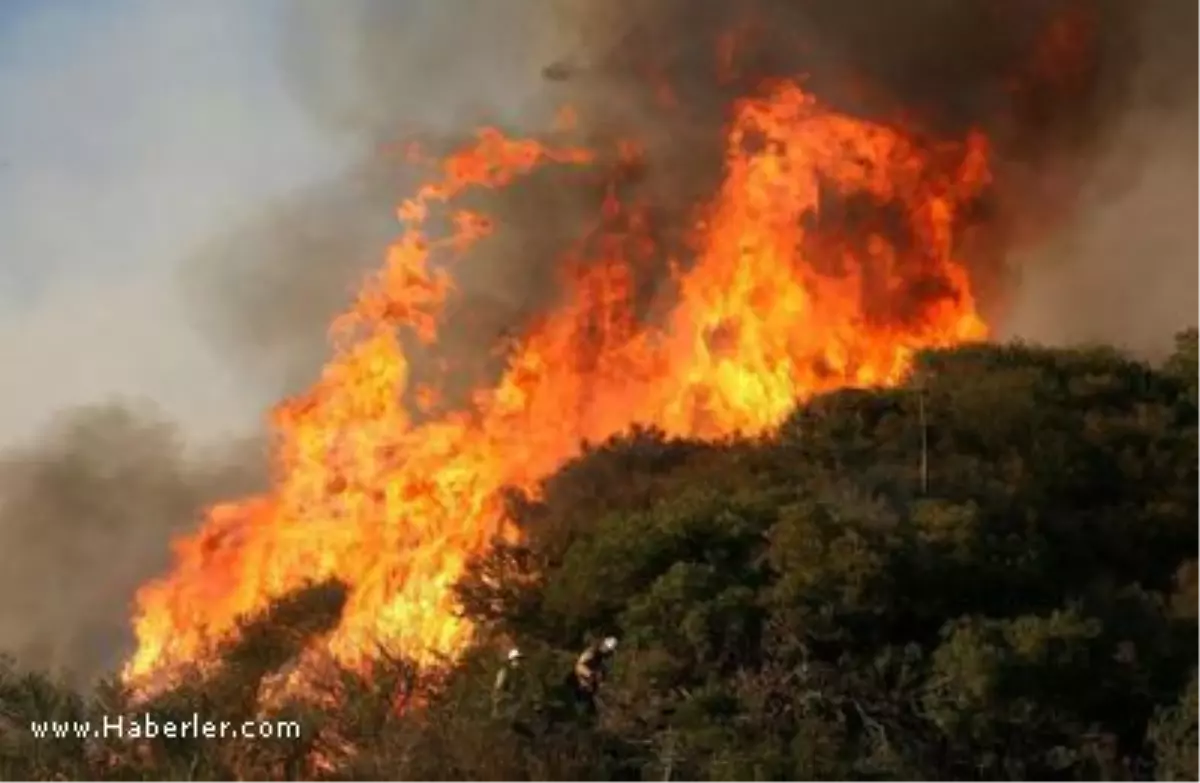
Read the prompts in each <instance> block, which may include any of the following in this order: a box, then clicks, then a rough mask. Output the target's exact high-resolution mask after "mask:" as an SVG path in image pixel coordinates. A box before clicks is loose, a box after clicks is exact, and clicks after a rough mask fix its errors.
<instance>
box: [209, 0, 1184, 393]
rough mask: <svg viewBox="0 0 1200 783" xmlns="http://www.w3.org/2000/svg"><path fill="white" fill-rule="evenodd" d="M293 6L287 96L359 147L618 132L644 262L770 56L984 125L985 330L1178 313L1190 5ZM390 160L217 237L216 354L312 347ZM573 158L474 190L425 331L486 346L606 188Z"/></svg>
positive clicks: (822, 81) (384, 190) (1160, 333)
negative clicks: (482, 228)
mask: <svg viewBox="0 0 1200 783" xmlns="http://www.w3.org/2000/svg"><path fill="white" fill-rule="evenodd" d="M291 10H292V13H291V15H290V17H289V19H288V22H287V25H286V29H287V32H288V38H287V45H286V47H285V62H286V63H287V64H288V66H289V73H290V74H291V77H292V80H293V82H292V83H293V89H294V92H295V94H296V96H297V97H298V98H299V100H300V102H301V104H302V105H303V106H305V107H306V108H307V109H308V110H309V111H310V112H311V114H312V116H313V117H315V118H316V119H318V120H319V121H320V122H321V123H323V124H324V125H325V127H327V128H329V129H330V130H331V131H332V132H337V133H345V134H350V135H354V136H356V137H358V138H361V139H363V140H364V141H365V142H367V143H369V144H371V145H386V144H391V143H395V142H397V141H399V140H403V139H407V138H412V137H421V138H422V139H424V140H425V142H426V143H427V146H431V147H433V148H435V149H436V148H438V147H441V146H449V145H451V144H453V143H455V142H457V141H460V140H462V138H463V136H464V135H465V134H466V133H469V132H470V131H471V130H472V129H473V128H474V127H476V126H478V125H480V124H484V123H489V124H499V125H500V126H501V127H503V128H504V129H506V130H511V131H514V132H522V133H538V132H541V131H544V130H546V129H547V128H548V127H549V126H550V117H551V115H552V111H553V109H554V108H555V107H556V106H558V105H561V104H570V105H571V106H573V107H574V108H575V109H576V110H577V112H578V116H579V117H580V119H581V128H580V129H579V132H580V133H581V134H582V135H583V136H584V137H585V138H586V139H588V140H589V141H594V142H611V141H612V140H613V139H614V138H617V137H624V136H628V137H633V138H636V139H638V140H639V142H641V143H642V144H643V145H644V146H645V147H646V150H647V152H646V160H647V164H646V166H645V167H644V168H643V169H642V170H639V171H638V172H637V181H636V183H629V182H626V183H625V184H626V185H627V190H631V191H634V192H636V194H637V195H638V197H639V199H640V200H642V201H643V202H648V203H650V204H651V205H652V206H653V209H654V213H655V216H656V219H655V224H656V226H658V227H659V230H660V231H661V232H662V233H661V235H660V236H658V237H656V239H657V240H658V241H659V242H660V244H661V245H662V253H663V256H664V257H665V256H667V255H674V256H682V257H686V248H685V247H683V245H682V239H681V236H680V235H678V234H677V233H674V232H677V231H681V230H682V229H684V228H686V226H688V225H690V223H691V219H690V215H689V213H690V210H692V209H693V207H694V206H695V205H696V204H697V203H700V202H702V201H703V200H704V199H705V198H706V197H707V196H709V195H710V194H711V193H712V190H713V186H714V183H715V182H716V181H718V179H719V177H720V175H721V170H720V167H721V162H722V149H721V146H722V144H723V137H722V133H721V129H722V127H723V124H724V122H725V121H726V118H727V111H728V107H729V105H730V103H731V102H732V101H733V100H735V99H736V98H738V97H741V96H744V95H747V94H752V93H754V92H756V91H758V90H760V89H761V87H762V85H763V83H764V81H765V80H767V79H769V78H771V77H778V76H789V77H790V76H797V75H803V76H804V78H805V79H806V82H807V84H808V86H809V87H810V89H811V90H812V91H813V92H814V93H816V94H817V95H819V96H820V97H821V99H822V100H823V101H825V102H826V103H829V104H832V105H833V106H834V107H836V108H841V109H844V110H846V111H849V112H852V113H854V114H856V115H859V116H865V117H869V118H874V119H877V120H879V121H883V122H891V121H895V120H896V119H897V118H898V117H903V118H904V121H905V123H906V124H908V125H910V126H911V127H914V128H916V129H918V130H919V131H921V132H924V133H927V134H930V135H931V136H934V137H945V138H951V139H953V138H961V136H962V135H963V134H964V133H966V132H967V130H968V129H971V128H981V129H983V130H985V131H986V132H987V134H988V137H989V139H990V141H991V142H992V144H993V146H994V165H995V168H996V172H997V187H996V189H995V191H994V193H993V194H992V195H991V197H990V202H989V203H988V204H986V205H984V209H985V210H986V212H987V214H986V215H985V216H983V218H981V219H978V221H977V222H978V223H979V225H977V226H974V230H973V231H971V232H970V235H971V237H972V243H973V244H972V250H971V252H970V253H968V255H969V257H970V259H971V261H972V263H973V266H974V267H975V269H974V271H975V272H976V275H977V278H978V281H977V283H978V285H977V288H978V289H979V290H980V292H981V293H982V295H983V297H984V305H985V307H986V309H987V310H988V312H989V314H990V316H991V317H992V318H993V320H994V321H995V322H996V323H997V324H998V325H999V326H1000V327H1001V331H1002V334H1003V335H1019V336H1023V337H1026V338H1031V339H1035V340H1041V341H1049V342H1064V341H1065V342H1072V341H1078V340H1092V339H1102V340H1108V341H1112V342H1117V343H1120V344H1124V345H1126V346H1128V347H1131V348H1135V349H1139V350H1148V349H1150V348H1151V347H1152V346H1153V345H1157V344H1165V343H1166V342H1167V341H1168V340H1167V338H1168V337H1169V335H1170V334H1171V332H1173V331H1174V330H1175V329H1178V328H1180V327H1181V326H1184V325H1186V324H1187V323H1190V322H1193V321H1194V320H1195V311H1196V299H1195V294H1194V293H1193V292H1194V291H1195V290H1196V287H1195V286H1194V285H1192V283H1194V282H1195V271H1194V270H1195V266H1194V265H1193V259H1195V258H1196V245H1195V224H1194V222H1193V218H1192V216H1193V215H1195V214H1196V212H1195V210H1194V209H1193V207H1194V206H1195V205H1196V187H1195V180H1194V179H1193V174H1192V172H1194V171H1195V170H1196V168H1195V165H1194V164H1195V162H1196V157H1195V146H1194V144H1193V143H1192V140H1193V139H1194V138H1195V132H1196V123H1195V116H1196V97H1195V96H1196V94H1197V90H1196V77H1195V74H1196V71H1195V62H1196V41H1195V33H1194V32H1193V31H1195V30H1196V27H1197V25H1196V7H1195V4H1194V3H1189V2H1187V0H1163V2H1157V3H1150V4H1135V3H1128V2H1125V1H1124V0H1011V1H1010V0H969V1H967V2H963V1H961V0H960V1H958V2H951V1H948V0H906V2H890V1H889V0H864V2H859V3H853V4H850V5H847V4H846V3H842V2H837V1H836V0H808V1H807V2H804V3H795V2H785V1H784V0H748V1H747V2H743V3H724V2H716V1H715V0H714V1H709V0H704V1H702V2H695V0H646V1H641V0H639V1H637V2H624V3H622V2H597V0H556V2H554V3H548V4H534V5H520V6H511V5H505V6H503V7H500V6H499V5H497V4H494V3H488V2H486V1H485V0H457V1H456V2H432V1H431V2H413V3H390V2H385V1H371V0H367V1H366V2H355V3H346V4H336V5H335V4H332V3H322V2H320V1H319V0H306V1H305V2H298V3H295V4H293V6H292V9H291ZM722 46H724V49H725V51H726V52H727V53H728V61H727V64H726V65H725V67H724V70H723V71H722V70H719V69H718V58H717V54H716V53H717V51H718V49H719V48H721V47H722ZM399 171H400V168H399V167H398V166H397V165H396V164H395V162H394V160H393V159H389V158H387V157H386V156H385V155H381V154H376V155H374V156H371V157H369V158H368V159H367V160H365V161H364V164H363V170H362V172H360V173H357V174H353V175H348V176H347V177H346V178H345V179H344V180H343V181H340V182H335V183H330V184H329V185H328V187H327V189H326V193H325V194H324V195H320V196H318V195H316V194H314V197H313V198H312V199H311V200H310V201H309V203H308V205H302V204H295V205H290V206H289V207H287V208H285V209H284V213H285V214H290V215H291V218H285V219H273V220H270V221H264V223H263V225H262V226H260V227H259V228H257V229H253V230H251V231H250V233H249V236H247V237H243V238H241V239H239V241H238V244H239V245H240V246H241V247H242V248H243V252H242V253H241V255H242V256H246V258H244V259H243V260H242V261H239V262H237V263H236V264H234V266H236V268H237V270H238V272H237V276H235V277H236V279H237V280H238V285H236V286H230V285H229V284H228V282H222V283H221V284H219V285H217V286H214V290H217V291H221V292H227V291H229V290H232V289H240V290H242V291H244V292H246V294H247V295H246V296H237V297H233V298H232V301H231V299H230V297H228V296H226V295H225V294H224V293H222V294H221V295H219V296H216V297H210V299H212V300H220V304H221V307H220V308H219V311H220V312H221V317H222V319H223V321H224V322H225V323H226V324H229V325H231V329H230V331H229V336H230V338H231V339H230V340H229V341H228V345H229V347H230V348H231V349H233V350H236V351H239V352H245V351H247V350H249V351H250V356H251V361H250V363H251V364H254V365H257V366H260V367H261V366H265V365H270V364H271V363H272V362H275V361H278V359H279V357H280V356H281V355H289V356H291V355H294V356H298V357H299V356H302V357H304V358H302V359H297V361H295V362H293V364H294V365H295V367H294V369H293V370H292V371H291V375H292V376H293V377H296V376H303V375H304V374H305V372H309V373H311V371H312V370H313V369H314V368H315V366H316V363H317V362H318V361H319V357H320V356H322V355H323V350H324V347H323V342H322V337H321V336H320V335H318V334H317V332H316V329H315V327H313V326H310V325H312V324H318V323H324V322H325V320H326V318H324V317H316V316H318V315H321V316H328V315H331V314H332V312H333V311H334V310H335V309H336V308H335V304H336V302H344V301H345V296H346V295H347V290H346V287H345V286H344V285H340V283H344V282H345V281H347V280H348V279H350V276H349V275H348V272H349V271H350V270H353V271H355V272H356V273H357V272H359V271H361V269H362V266H363V265H365V264H369V263H370V259H371V258H372V257H378V253H375V254H374V256H373V255H372V253H371V252H370V247H371V245H372V244H374V245H376V246H377V247H378V248H380V249H381V247H382V244H383V242H384V241H385V238H386V237H385V234H386V232H387V230H388V226H387V223H386V222H378V220H377V218H378V216H381V215H385V214H388V213H389V211H390V209H391V208H392V206H393V205H394V204H395V201H396V200H397V198H399V196H400V194H401V193H402V192H403V184H404V179H403V176H402V175H401V174H400V173H399ZM364 172H376V174H380V172H385V173H383V174H381V175H380V176H382V181H386V182H390V183H391V184H392V185H393V186H394V187H388V186H387V185H386V184H385V185H384V186H382V187H377V188H368V189H366V190H365V191H364V190H363V189H362V188H360V187H358V185H357V184H356V183H357V182H359V181H360V180H361V179H362V178H364V177H366V176H368V175H367V174H366V173H364ZM569 176H571V175H569V174H547V175H544V176H539V177H536V178H535V179H534V180H533V181H530V182H526V183H522V184H521V185H520V186H518V187H516V188H513V189H510V190H508V191H505V192H503V193H499V194H494V195H489V196H488V197H487V198H486V201H487V208H488V209H489V210H490V211H491V212H492V213H493V214H494V215H496V217H497V219H498V222H499V223H500V224H501V225H503V226H504V231H503V236H502V237H498V238H496V239H494V240H492V241H491V242H490V243H489V244H488V245H486V246H485V247H483V248H481V251H482V252H480V253H477V254H475V255H473V256H472V258H470V259H468V260H466V261H465V262H464V266H463V267H462V268H461V269H460V270H459V272H460V273H459V275H458V278H457V279H458V283H459V285H460V287H461V289H462V290H461V291H460V296H459V299H458V308H459V312H463V313H469V314H471V315H472V316H473V318H474V320H473V321H472V323H471V324H470V325H469V326H463V325H462V324H458V325H456V326H454V327H453V328H451V329H449V330H448V332H447V334H448V337H449V341H450V343H451V345H452V349H453V350H455V351H456V352H457V353H458V354H459V355H460V356H472V355H475V354H478V353H481V352H483V351H485V350H486V347H487V346H488V345H490V341H491V340H493V339H494V337H495V335H496V334H497V333H499V332H502V331H504V330H505V329H506V328H508V327H510V326H511V325H512V324H513V323H516V322H519V321H520V319H521V318H522V317H523V315H524V314H526V313H528V312H529V311H530V310H531V309H536V308H538V307H540V306H541V305H543V304H544V303H545V300H546V298H547V297H549V296H552V293H553V285H552V283H553V279H554V273H555V269H556V266H557V264H558V259H559V254H560V252H561V250H562V248H563V247H565V246H566V244H567V242H568V241H569V240H570V239H572V238H574V237H577V236H578V235H579V233H580V230H581V228H582V227H583V226H584V225H585V224H586V221H587V220H588V219H590V218H591V217H592V216H594V215H595V214H596V213H597V211H598V206H599V201H600V198H601V196H602V192H603V191H602V189H600V188H598V187H594V188H586V187H583V188H581V187H580V186H579V183H578V182H577V181H570V182H567V181H564V177H569ZM350 193H358V194H359V195H357V196H354V197H351V198H349V199H348V200H347V194H350ZM339 201H340V203H342V204H343V206H344V208H338V207H336V206H335V207H333V208H330V207H328V206H326V207H319V208H318V207H316V205H317V204H320V203H324V204H326V205H329V204H336V203H339ZM309 213H311V214H312V215H313V216H317V215H318V214H321V215H324V216H325V217H324V218H322V217H315V222H316V223H317V224H318V225H321V226H327V227H328V231H326V230H324V229H322V233H321V237H320V239H319V240H316V241H310V240H308V239H304V240H299V239H297V240H296V241H291V242H290V243H283V244H279V243H276V249H275V250H268V251H266V252H259V251H254V252H253V260H252V261H251V260H250V259H249V256H250V255H251V251H250V250H249V248H259V247H260V246H261V245H260V244H259V243H256V242H255V241H253V240H252V239H250V236H253V235H254V233H255V232H257V233H258V234H260V235H263V236H269V235H272V234H275V233H276V232H279V231H280V230H283V231H291V232H292V233H293V235H294V236H296V237H307V236H309V235H310V232H306V231H304V230H303V229H301V230H298V231H297V230H292V229H288V228H287V225H288V224H289V223H291V224H293V225H309V224H310V223H312V222H313V221H312V220H311V219H310V218H308V217H304V216H305V215H307V214H309ZM372 221H375V222H372ZM368 223H371V225H372V227H371V228H368ZM375 227H378V228H380V233H375ZM365 236H369V237H370V239H369V240H367V241H366V243H365V244H364V242H363V241H362V239H363V237H365ZM282 248H287V249H286V250H284V249H282ZM360 259H367V260H366V261H361V262H360ZM247 270H250V271H249V272H248V271H247ZM331 270H336V271H331ZM247 274H249V277H246V275H247ZM225 280H228V277H226V278H225ZM652 287H653V286H652ZM300 290H305V291H312V292H316V293H315V295H313V296H301V297H299V300H300V301H301V302H306V303H308V302H312V303H319V305H320V306H319V307H317V308H316V310H318V311H320V312H319V313H318V312H314V311H313V310H312V309H311V308H309V307H307V306H302V307H300V308H298V309H292V308H293V305H294V304H295V302H296V301H297V300H296V298H294V297H292V296H290V295H288V292H289V291H291V292H295V291H300ZM255 291H261V292H263V293H262V294H261V295H258V296H254V295H252V292H255ZM277 295H278V297H277ZM245 301H251V302H254V305H253V306H249V307H247V306H245V304H244V302H245ZM272 301H275V302H276V304H274V305H272V304H271V303H270V302H272ZM230 306H231V307H230ZM227 308H228V309H227ZM294 317H299V318H301V320H303V321H304V324H303V325H296V324H295V323H294ZM301 335H304V337H303V339H302V338H301ZM284 336H286V337H284ZM301 339H302V342H303V343H304V344H305V345H306V346H308V348H307V349H304V350H301V347H300V345H299V344H297V343H296V341H298V340H301ZM282 340H287V341H290V347H289V348H287V349H286V350H284V351H283V352H282V354H281V352H280V348H281V341H282ZM256 346H257V347H256ZM258 348H261V349H262V352H261V353H260V352H259V351H258Z"/></svg>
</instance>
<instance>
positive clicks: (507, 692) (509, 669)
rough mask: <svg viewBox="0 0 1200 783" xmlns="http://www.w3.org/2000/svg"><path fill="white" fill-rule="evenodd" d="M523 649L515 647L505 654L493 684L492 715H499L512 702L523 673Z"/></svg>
mask: <svg viewBox="0 0 1200 783" xmlns="http://www.w3.org/2000/svg"><path fill="white" fill-rule="evenodd" d="M523 658H524V656H523V655H521V651H520V650H519V649H517V648H516V647H513V648H512V649H511V650H509V651H508V655H507V656H505V660H504V665H503V666H502V667H500V671H498V672H496V682H495V684H493V685H492V715H493V716H495V717H499V716H500V715H501V713H503V712H506V711H507V709H506V708H507V707H508V706H509V705H511V704H512V701H513V698H512V696H513V693H514V692H515V691H516V690H517V682H516V681H517V680H518V679H519V675H520V673H521V660H522V659H523Z"/></svg>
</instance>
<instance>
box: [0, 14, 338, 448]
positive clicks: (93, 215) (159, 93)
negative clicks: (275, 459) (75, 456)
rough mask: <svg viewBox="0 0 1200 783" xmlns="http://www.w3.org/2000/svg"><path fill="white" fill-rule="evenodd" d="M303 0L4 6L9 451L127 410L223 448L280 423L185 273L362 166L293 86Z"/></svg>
mask: <svg viewBox="0 0 1200 783" xmlns="http://www.w3.org/2000/svg"><path fill="white" fill-rule="evenodd" d="M288 1H289V0H171V1H170V2H162V1H161V0H59V1H58V2H39V1H38V0H3V2H0V357H2V360H3V364H4V366H5V368H6V372H4V376H5V377H4V379H3V382H2V383H0V389H2V399H3V404H0V448H2V447H4V446H5V445H8V444H9V443H11V442H13V441H16V440H22V439H25V438H27V437H29V436H31V435H32V433H33V432H35V431H36V429H37V428H38V427H39V426H41V425H42V424H43V423H44V422H46V421H47V420H48V419H49V418H50V417H51V416H52V415H53V414H54V413H55V412H57V411H59V410H61V409H64V408H66V407H69V406H73V405H78V404H87V403H93V402H98V401H103V400H105V399H110V398H114V397H125V398H144V399H149V400H152V401H154V403H156V404H157V405H158V407H159V408H160V409H161V410H162V411H163V412H164V413H165V414H166V415H167V416H169V417H170V418H172V419H174V420H176V421H177V422H178V423H179V424H180V425H181V426H182V427H183V428H184V429H185V431H187V432H189V433H207V434H210V435H213V436H215V437H222V436H223V434H224V433H227V432H231V431H234V430H239V429H242V428H244V427H247V426H249V425H251V424H253V423H254V421H255V420H256V419H257V417H258V415H259V414H260V412H261V410H262V409H263V407H264V406H265V405H266V404H267V402H268V400H267V399H265V398H264V397H263V395H264V394H265V390H264V391H262V392H261V393H260V392H259V391H258V390H255V389H253V388H247V387H246V382H245V380H244V379H242V378H239V377H237V376H236V373H235V372H234V371H233V370H232V369H231V368H230V367H229V366H228V365H227V364H226V363H224V362H222V361H221V360H220V358H219V357H218V356H217V355H216V351H215V350H214V348H213V347H212V346H211V345H209V344H208V342H207V341H206V340H205V337H204V334H203V333H202V332H201V330H200V329H199V328H198V327H197V325H196V324H195V323H193V322H192V320H191V319H190V318H189V315H188V312H187V309H186V308H185V307H183V306H182V304H181V302H182V296H181V291H180V290H179V288H180V282H179V281H180V275H179V274H178V272H179V267H180V265H181V264H182V263H183V262H184V260H185V259H187V258H189V257H190V256H192V255H194V254H195V252H196V249H197V248H198V247H200V246H202V245H203V244H204V243H205V242H206V241H208V240H210V239H211V238H212V237H213V236H214V235H216V234H218V233H220V232H221V231H222V229H223V228H224V227H227V226H228V225H230V224H231V223H234V222H237V221H238V220H239V219H242V218H244V217H245V216H247V215H249V214H252V213H253V212H254V210H255V207H256V206H258V205H261V204H263V203H265V202H268V201H270V200H271V199H273V198H278V197H281V196H286V195H287V194H288V193H290V192H292V191H296V190H298V189H301V188H303V187H304V186H305V185H307V184H310V183H312V182H316V181H318V180H320V179H322V178H325V177H328V176H329V175H330V173H331V172H334V171H336V170H338V169H340V168H341V167H343V166H344V165H346V162H347V161H348V160H350V159H351V158H352V157H353V156H354V154H355V152H354V150H352V149H350V148H349V146H350V142H349V141H348V140H346V139H340V138H334V137H331V136H330V135H329V134H330V131H328V129H321V128H318V127H316V126H315V125H314V124H313V121H312V119H311V118H310V117H309V116H308V115H306V114H305V113H304V112H303V111H302V110H301V109H300V107H299V106H298V105H297V104H296V102H295V100H294V95H292V94H291V93H290V92H289V90H288V89H287V87H286V82H285V80H284V79H283V74H282V73H281V72H280V57H279V51H278V49H279V44H280V42H279V40H278V38H279V32H278V31H279V25H278V24H277V23H276V22H277V21H278V17H279V14H280V9H281V8H282V6H283V5H284V4H285V3H287V2H288Z"/></svg>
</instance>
